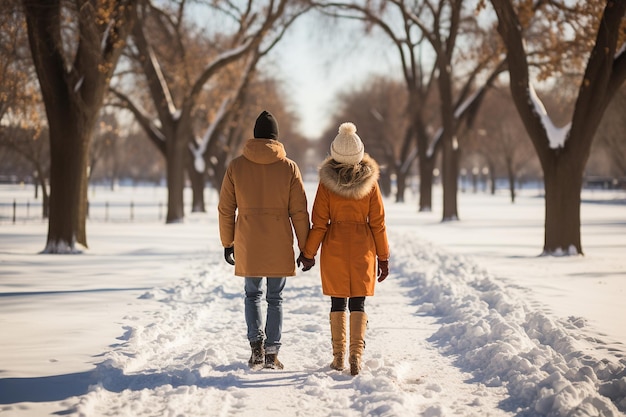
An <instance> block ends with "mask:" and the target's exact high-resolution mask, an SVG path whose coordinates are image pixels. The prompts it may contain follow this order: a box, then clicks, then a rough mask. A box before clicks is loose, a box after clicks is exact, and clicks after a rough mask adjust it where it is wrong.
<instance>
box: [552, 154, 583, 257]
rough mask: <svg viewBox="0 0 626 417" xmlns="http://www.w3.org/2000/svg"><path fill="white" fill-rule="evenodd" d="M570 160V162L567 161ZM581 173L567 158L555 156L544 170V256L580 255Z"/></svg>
mask: <svg viewBox="0 0 626 417" xmlns="http://www.w3.org/2000/svg"><path fill="white" fill-rule="evenodd" d="M570 159H571V158H570ZM582 177H583V170H582V169H581V168H580V167H577V166H576V164H573V163H571V162H570V161H569V160H568V159H566V158H560V157H559V156H555V157H553V158H552V162H551V163H550V164H549V165H548V166H545V167H544V185H545V189H546V203H545V236H544V247H543V254H544V255H576V254H582V253H583V251H582V245H581V239H580V191H581V187H582Z"/></svg>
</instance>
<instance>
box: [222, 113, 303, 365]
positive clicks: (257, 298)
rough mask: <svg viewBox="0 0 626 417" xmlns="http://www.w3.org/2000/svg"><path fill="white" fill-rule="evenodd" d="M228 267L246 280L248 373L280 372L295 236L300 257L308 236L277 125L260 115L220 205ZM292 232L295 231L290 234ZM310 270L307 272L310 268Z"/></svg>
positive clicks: (294, 172)
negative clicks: (284, 302)
mask: <svg viewBox="0 0 626 417" xmlns="http://www.w3.org/2000/svg"><path fill="white" fill-rule="evenodd" d="M218 211H219V227H220V238H221V241H222V245H223V246H224V257H225V259H226V261H227V262H228V263H230V264H232V265H235V275H236V276H240V277H245V287H244V288H245V294H246V297H245V317H246V324H247V326H248V333H247V337H248V340H249V341H250V347H251V349H252V355H251V357H250V360H249V362H248V364H249V365H250V367H251V368H260V367H261V366H263V364H265V367H266V368H278V369H282V368H283V365H282V363H280V361H279V360H278V357H277V355H278V351H279V349H280V346H281V333H282V322H283V311H282V300H283V299H282V291H283V288H284V286H285V282H286V278H285V277H288V276H294V275H295V274H296V267H295V254H294V250H293V231H295V235H296V238H297V241H298V247H299V248H300V251H302V249H304V245H305V243H306V239H307V235H308V233H309V225H310V224H309V213H308V210H307V200H306V194H305V192H304V185H303V183H302V175H301V174H300V170H299V168H298V166H297V165H296V163H295V162H293V161H292V160H290V159H288V158H287V155H286V152H285V148H284V147H283V145H282V144H281V143H280V142H278V124H277V123H276V120H275V119H274V116H272V114H270V113H269V112H267V111H263V112H262V113H261V114H260V115H259V117H258V118H257V120H256V123H255V126H254V139H249V140H248V141H247V142H246V143H245V145H244V149H243V154H242V155H241V156H239V157H237V158H235V159H233V160H232V161H231V163H230V164H229V166H228V169H227V171H226V175H225V176H224V180H223V182H222V189H221V191H220V201H219V204H218ZM292 227H293V231H292ZM307 269H310V266H309V268H307ZM264 277H266V278H267V295H266V300H267V317H266V320H265V329H263V328H262V327H261V326H262V317H261V297H262V295H263V290H262V289H261V285H262V282H263V278H264Z"/></svg>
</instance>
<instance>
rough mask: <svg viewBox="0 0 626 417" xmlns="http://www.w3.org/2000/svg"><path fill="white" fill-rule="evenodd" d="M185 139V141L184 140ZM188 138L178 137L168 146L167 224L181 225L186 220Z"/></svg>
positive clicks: (166, 156)
mask: <svg viewBox="0 0 626 417" xmlns="http://www.w3.org/2000/svg"><path fill="white" fill-rule="evenodd" d="M183 138H185V139H183ZM186 138H187V136H185V135H182V136H181V135H178V136H177V137H175V138H172V139H175V140H168V142H167V144H166V148H167V149H166V152H165V160H166V166H167V216H166V219H165V223H167V224H170V223H181V222H182V221H183V220H184V219H185V206H184V199H183V194H184V191H185V153H186V152H188V150H187V148H186V145H187V140H186Z"/></svg>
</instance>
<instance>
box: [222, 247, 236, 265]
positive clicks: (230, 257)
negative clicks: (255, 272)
mask: <svg viewBox="0 0 626 417" xmlns="http://www.w3.org/2000/svg"><path fill="white" fill-rule="evenodd" d="M224 259H226V262H228V263H229V264H231V265H235V247H234V246H231V247H230V248H224Z"/></svg>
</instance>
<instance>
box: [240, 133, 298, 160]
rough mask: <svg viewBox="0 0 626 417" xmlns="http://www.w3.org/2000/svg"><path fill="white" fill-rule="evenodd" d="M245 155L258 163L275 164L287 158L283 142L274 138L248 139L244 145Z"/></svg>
mask: <svg viewBox="0 0 626 417" xmlns="http://www.w3.org/2000/svg"><path fill="white" fill-rule="evenodd" d="M243 156H244V157H245V158H246V159H248V160H250V161H252V162H255V163H257V164H263V165H266V164H273V163H274V162H277V161H280V160H284V159H285V158H287V152H285V147H284V146H283V144H282V143H280V142H279V141H277V140H273V139H248V141H247V142H246V144H245V145H244V147H243Z"/></svg>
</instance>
